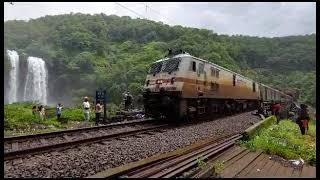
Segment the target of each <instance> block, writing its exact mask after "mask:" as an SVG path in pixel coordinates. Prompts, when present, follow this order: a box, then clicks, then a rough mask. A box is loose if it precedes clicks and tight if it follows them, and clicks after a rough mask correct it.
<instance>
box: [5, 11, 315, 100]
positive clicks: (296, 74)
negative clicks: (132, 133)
mask: <svg viewBox="0 0 320 180" xmlns="http://www.w3.org/2000/svg"><path fill="white" fill-rule="evenodd" d="M4 32H5V33H4V50H6V49H14V50H17V51H18V52H19V54H20V55H21V59H22V60H25V59H26V57H27V56H28V55H31V56H36V57H42V58H43V59H44V60H45V61H46V62H47V64H48V69H49V91H50V99H51V100H50V101H51V102H57V101H60V102H63V103H65V104H66V103H78V102H80V101H81V99H80V98H79V97H81V96H85V95H91V96H94V92H95V89H96V88H97V87H102V88H106V89H107V93H108V97H109V101H111V102H113V103H117V104H118V103H120V101H121V94H122V92H123V91H124V90H125V89H127V88H128V89H129V90H130V91H131V92H133V94H138V93H139V92H141V88H142V85H143V83H144V80H145V76H146V72H147V69H148V64H150V63H151V62H153V61H155V60H157V59H159V58H162V57H163V56H164V55H165V54H166V50H167V49H168V48H177V49H183V50H185V51H187V52H189V53H190V54H192V55H194V56H197V57H200V58H204V59H207V60H209V61H212V62H214V63H216V64H219V65H221V66H224V67H226V68H229V69H231V70H233V71H236V72H239V73H241V74H243V75H246V76H249V77H251V78H253V79H255V80H257V81H259V82H262V83H265V84H269V85H272V86H274V87H276V88H279V89H288V88H297V89H300V90H301V101H303V102H306V103H308V104H311V105H314V106H315V95H316V92H315V84H316V81H315V71H316V66H315V65H316V35H315V34H312V35H305V36H289V37H281V38H258V37H248V36H225V35H217V34H216V33H214V32H212V31H210V30H205V29H196V28H186V27H182V26H173V27H170V26H168V25H165V24H163V23H157V22H153V21H148V20H142V19H131V18H130V17H118V16H113V15H112V16H107V15H104V14H99V15H84V14H68V15H57V16H46V17H42V18H38V19H35V20H30V21H28V22H25V21H7V22H5V23H4ZM9 68H10V65H9V63H8V59H7V57H6V56H5V72H8V70H9ZM5 74H6V73H5ZM5 78H7V77H6V76H5Z"/></svg>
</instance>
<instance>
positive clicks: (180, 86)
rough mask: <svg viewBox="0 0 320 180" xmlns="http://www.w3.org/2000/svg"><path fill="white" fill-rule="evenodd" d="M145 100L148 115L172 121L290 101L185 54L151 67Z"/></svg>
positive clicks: (253, 82) (223, 69) (247, 80)
mask: <svg viewBox="0 0 320 180" xmlns="http://www.w3.org/2000/svg"><path fill="white" fill-rule="evenodd" d="M143 97H144V108H145V113H146V114H147V115H149V116H153V117H160V116H165V117H167V118H173V119H193V118H194V117H197V116H199V115H203V114H221V113H232V112H242V111H248V110H253V109H257V108H258V107H262V108H264V109H266V108H269V107H270V105H272V104H273V103H278V102H279V103H287V102H289V101H290V100H291V97H290V96H288V95H286V94H284V93H282V92H281V91H278V90H276V89H274V88H271V87H269V86H267V85H264V84H261V83H259V82H256V81H253V80H251V79H249V78H247V77H245V76H242V75H240V74H238V73H235V72H233V71H231V70H228V69H226V68H223V67H221V66H219V65H217V64H214V63H211V62H209V61H206V60H203V59H200V58H197V57H194V56H192V55H190V54H188V53H185V52H182V51H180V53H177V54H173V53H172V52H170V53H169V54H168V56H167V57H165V58H163V59H160V60H158V61H156V62H154V63H152V64H151V66H150V70H149V72H148V75H147V77H146V82H145V85H144V92H143Z"/></svg>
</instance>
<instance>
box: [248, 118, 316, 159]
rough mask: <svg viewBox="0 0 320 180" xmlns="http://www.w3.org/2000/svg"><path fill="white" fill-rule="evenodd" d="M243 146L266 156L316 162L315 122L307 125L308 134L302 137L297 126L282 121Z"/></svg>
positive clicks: (287, 121)
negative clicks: (262, 152)
mask: <svg viewBox="0 0 320 180" xmlns="http://www.w3.org/2000/svg"><path fill="white" fill-rule="evenodd" d="M242 144H243V145H245V146H246V147H248V148H249V149H252V150H258V149H259V150H262V151H264V152H265V153H267V154H275V155H279V156H281V157H283V158H285V159H298V158H302V159H304V160H306V161H309V162H310V163H315V162H316V122H315V120H312V121H311V122H310V123H309V132H308V134H307V135H302V134H301V132H300V129H299V126H298V125H297V124H296V123H294V122H292V121H291V120H282V121H280V123H279V124H278V125H277V124H274V125H272V126H270V127H269V128H267V129H262V130H261V131H259V132H258V133H257V135H256V136H255V137H254V138H252V139H251V140H249V141H247V142H242Z"/></svg>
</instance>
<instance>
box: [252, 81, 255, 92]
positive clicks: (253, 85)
mask: <svg viewBox="0 0 320 180" xmlns="http://www.w3.org/2000/svg"><path fill="white" fill-rule="evenodd" d="M252 91H253V92H256V83H255V82H253V83H252Z"/></svg>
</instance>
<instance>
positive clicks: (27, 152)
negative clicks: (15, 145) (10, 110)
mask: <svg viewBox="0 0 320 180" xmlns="http://www.w3.org/2000/svg"><path fill="white" fill-rule="evenodd" d="M165 126H167V124H164V125H155V126H153V127H147V128H143V129H138V130H132V131H125V132H120V133H113V134H108V135H102V136H95V137H91V138H86V139H80V140H74V141H66V142H61V143H56V144H50V145H44V146H38V147H34V148H28V149H22V150H17V151H10V152H5V153H4V160H10V159H15V158H18V157H21V156H25V155H31V154H37V153H40V152H46V151H53V150H56V149H59V150H60V148H61V149H62V148H63V149H64V148H70V147H72V146H76V145H79V144H85V143H95V142H99V141H101V140H106V139H112V138H117V137H124V136H130V135H134V134H138V133H145V132H148V131H152V130H156V129H159V128H163V127H165Z"/></svg>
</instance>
